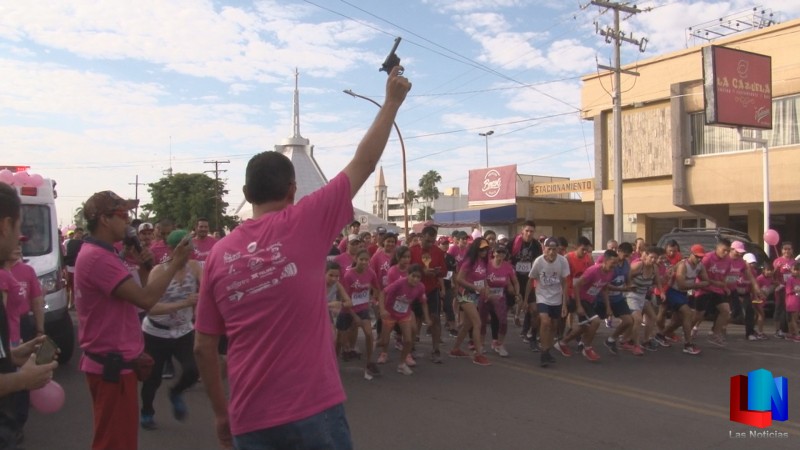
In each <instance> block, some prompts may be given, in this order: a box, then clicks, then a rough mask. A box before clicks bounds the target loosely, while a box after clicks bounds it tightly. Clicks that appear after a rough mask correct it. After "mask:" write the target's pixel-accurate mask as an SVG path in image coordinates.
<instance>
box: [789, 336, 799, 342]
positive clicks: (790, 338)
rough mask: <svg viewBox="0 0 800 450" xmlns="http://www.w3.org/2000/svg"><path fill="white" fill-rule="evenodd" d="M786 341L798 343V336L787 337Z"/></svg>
mask: <svg viewBox="0 0 800 450" xmlns="http://www.w3.org/2000/svg"><path fill="white" fill-rule="evenodd" d="M786 339H787V340H789V341H792V342H800V336H798V335H794V336H787V337H786Z"/></svg>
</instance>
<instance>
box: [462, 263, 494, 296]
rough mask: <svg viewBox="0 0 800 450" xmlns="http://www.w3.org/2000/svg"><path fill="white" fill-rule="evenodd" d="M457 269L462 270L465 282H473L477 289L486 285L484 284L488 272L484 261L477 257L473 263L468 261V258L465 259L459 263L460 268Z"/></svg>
mask: <svg viewBox="0 0 800 450" xmlns="http://www.w3.org/2000/svg"><path fill="white" fill-rule="evenodd" d="M459 270H460V271H461V270H463V271H464V279H465V280H466V281H467V283H470V284H473V285H475V287H477V288H479V289H480V288H483V287H484V286H488V285H487V284H486V275H487V272H488V270H487V269H486V261H484V260H482V259H478V260H476V261H475V263H470V262H469V260H468V259H465V260H464V261H463V262H462V263H461V269H459Z"/></svg>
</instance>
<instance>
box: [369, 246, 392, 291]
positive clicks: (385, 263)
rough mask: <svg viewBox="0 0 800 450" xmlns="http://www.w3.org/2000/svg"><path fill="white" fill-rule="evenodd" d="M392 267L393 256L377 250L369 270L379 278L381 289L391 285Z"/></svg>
mask: <svg viewBox="0 0 800 450" xmlns="http://www.w3.org/2000/svg"><path fill="white" fill-rule="evenodd" d="M390 267H392V255H389V254H386V253H385V252H384V251H383V249H379V250H377V251H376V252H375V254H374V255H372V258H370V260H369V268H370V269H372V271H373V272H375V275H377V276H378V283H379V284H380V286H381V289H383V288H385V287H386V286H388V285H389V278H388V276H389V268H390Z"/></svg>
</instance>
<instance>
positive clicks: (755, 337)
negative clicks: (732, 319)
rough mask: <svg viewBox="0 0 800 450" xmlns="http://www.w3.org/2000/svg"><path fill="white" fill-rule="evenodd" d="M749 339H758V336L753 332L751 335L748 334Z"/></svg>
mask: <svg viewBox="0 0 800 450" xmlns="http://www.w3.org/2000/svg"><path fill="white" fill-rule="evenodd" d="M747 340H748V341H757V340H758V336H756V335H755V334H751V335H750V336H747Z"/></svg>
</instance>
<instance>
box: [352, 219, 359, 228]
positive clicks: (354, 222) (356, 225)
mask: <svg viewBox="0 0 800 450" xmlns="http://www.w3.org/2000/svg"><path fill="white" fill-rule="evenodd" d="M350 226H351V227H358V228H361V222H359V221H358V220H354V221H352V222H350Z"/></svg>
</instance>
